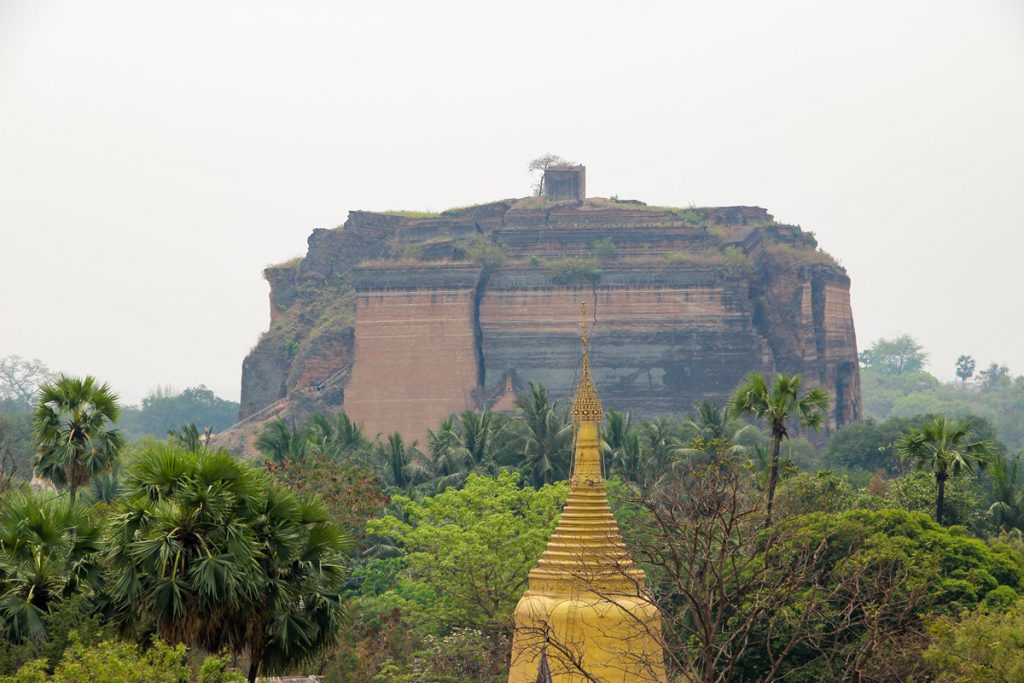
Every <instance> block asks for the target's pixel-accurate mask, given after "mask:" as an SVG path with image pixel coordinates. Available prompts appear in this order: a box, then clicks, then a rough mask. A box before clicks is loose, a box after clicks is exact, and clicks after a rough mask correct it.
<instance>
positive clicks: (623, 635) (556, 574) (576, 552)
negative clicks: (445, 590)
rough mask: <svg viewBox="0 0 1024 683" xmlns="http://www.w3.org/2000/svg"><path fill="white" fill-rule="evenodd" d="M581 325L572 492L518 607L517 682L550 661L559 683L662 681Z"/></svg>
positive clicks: (649, 608) (527, 682) (653, 618)
mask: <svg viewBox="0 0 1024 683" xmlns="http://www.w3.org/2000/svg"><path fill="white" fill-rule="evenodd" d="M584 318H585V315H584ZM581 327H582V328H583V367H582V372H581V375H580V380H579V382H578V384H577V390H576V396H575V399H574V401H573V409H572V415H573V433H574V438H575V443H574V448H573V470H572V476H571V477H570V480H569V496H568V499H567V501H566V504H565V508H564V509H563V511H562V515H561V517H560V518H559V521H558V526H557V527H556V529H555V532H554V533H553V534H552V536H551V539H550V540H549V541H548V545H547V548H546V549H545V551H544V554H543V555H542V556H541V558H540V560H539V561H538V563H537V566H536V567H535V568H534V569H532V570H531V571H530V580H529V586H528V588H527V590H526V593H525V594H524V595H523V598H522V599H521V600H520V601H519V604H518V605H517V607H516V615H515V619H516V632H515V637H514V640H513V645H512V667H511V670H510V672H509V683H534V681H536V680H538V679H537V675H538V667H539V666H540V662H541V661H542V658H544V656H545V655H546V663H547V666H548V667H549V668H550V671H551V680H552V681H554V682H555V683H577V682H582V681H587V680H595V679H596V680H600V681H606V682H608V683H613V682H614V683H627V682H630V683H632V682H634V681H637V682H638V681H648V682H650V681H664V680H665V672H664V660H663V654H662V649H661V644H660V639H661V625H660V618H659V615H658V611H657V608H656V607H655V606H654V605H653V604H652V602H651V601H650V598H649V595H648V593H647V590H646V588H645V587H644V572H643V570H641V569H639V568H638V567H636V566H635V565H634V564H633V561H632V559H631V558H630V556H629V553H628V551H627V549H626V546H625V544H624V543H623V542H622V538H621V537H620V535H619V528H618V524H616V522H615V517H614V516H613V515H612V510H611V507H610V506H609V505H608V496H607V492H606V490H605V485H604V476H603V471H602V459H601V449H600V438H599V435H600V434H601V417H602V408H601V401H600V399H599V398H598V395H597V390H596V388H595V386H594V381H593V378H592V377H591V375H590V362H589V361H590V359H589V348H588V341H589V340H588V338H587V329H586V323H583V324H582V325H581ZM584 671H585V672H586V675H585V674H584Z"/></svg>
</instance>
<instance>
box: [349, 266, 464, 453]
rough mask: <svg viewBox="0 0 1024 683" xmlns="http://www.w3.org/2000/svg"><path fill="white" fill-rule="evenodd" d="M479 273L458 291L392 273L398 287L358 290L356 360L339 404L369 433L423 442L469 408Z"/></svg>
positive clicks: (384, 282) (402, 274)
mask: <svg viewBox="0 0 1024 683" xmlns="http://www.w3.org/2000/svg"><path fill="white" fill-rule="evenodd" d="M477 270H478V269H475V268H474V269H469V270H468V271H464V272H463V273H461V275H462V278H461V279H463V282H462V283H457V284H461V285H462V286H459V287H450V286H449V287H443V286H437V287H435V288H431V289H420V288H415V287H416V286H417V282H416V278H415V277H412V276H410V277H403V276H405V275H408V274H406V273H402V272H398V273H397V274H393V275H397V276H398V277H399V278H400V279H402V280H405V281H404V282H387V281H386V280H385V279H384V278H385V277H386V276H383V275H382V277H381V284H384V285H391V286H390V287H387V288H380V289H359V288H360V287H363V286H365V287H373V286H380V284H378V285H374V284H373V278H367V282H366V284H365V285H363V284H362V283H361V284H359V285H357V289H358V291H357V295H356V316H355V354H354V356H355V362H354V363H353V365H352V375H351V378H350V379H349V381H348V384H347V386H346V387H345V399H344V406H345V412H346V413H348V415H349V416H350V417H352V418H353V419H355V420H356V421H358V422H362V423H363V424H364V425H365V427H366V430H367V432H368V433H369V434H371V435H373V434H376V433H378V432H382V433H390V432H393V431H397V432H399V433H401V434H402V435H403V436H404V437H405V438H406V439H408V440H410V441H411V440H414V439H418V440H420V441H421V443H422V441H423V440H424V439H425V437H426V433H427V429H432V428H436V427H437V424H438V423H439V422H440V421H441V420H442V419H444V418H445V417H447V416H448V415H450V414H452V413H455V412H458V411H460V410H464V409H466V408H473V407H474V405H475V404H474V402H473V391H474V390H475V389H476V387H477V382H478V377H477V376H478V362H477V348H476V330H475V325H474V308H475V297H476V294H475V289H474V285H475V279H476V278H475V273H476V272H477ZM467 275H468V276H470V277H471V278H472V279H471V280H469V278H467V277H466V276H467ZM453 279H454V280H456V281H457V280H458V279H460V278H459V277H458V276H455V277H454V278H453ZM399 287H401V288H399Z"/></svg>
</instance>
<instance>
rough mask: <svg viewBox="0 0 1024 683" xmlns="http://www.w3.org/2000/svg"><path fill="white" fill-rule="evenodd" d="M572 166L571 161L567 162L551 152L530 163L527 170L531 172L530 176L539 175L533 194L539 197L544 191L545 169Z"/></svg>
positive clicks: (534, 184)
mask: <svg viewBox="0 0 1024 683" xmlns="http://www.w3.org/2000/svg"><path fill="white" fill-rule="evenodd" d="M571 164H572V162H571V161H566V160H565V159H563V158H562V157H560V156H558V155H557V154H551V153H550V152H548V153H547V154H542V155H541V156H539V157H537V158H536V159H533V160H532V161H530V164H529V166H527V169H528V170H529V172H530V174H531V175H532V174H538V175H537V176H536V179H535V180H534V183H533V194H535V195H537V196H538V197H539V196H540V195H541V193H542V192H543V191H544V170H545V169H547V168H549V167H551V166H568V165H571Z"/></svg>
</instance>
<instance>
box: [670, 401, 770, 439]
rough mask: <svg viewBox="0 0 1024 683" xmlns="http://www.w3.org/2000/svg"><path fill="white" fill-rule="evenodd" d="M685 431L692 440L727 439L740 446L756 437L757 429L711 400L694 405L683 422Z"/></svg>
mask: <svg viewBox="0 0 1024 683" xmlns="http://www.w3.org/2000/svg"><path fill="white" fill-rule="evenodd" d="M683 429H684V430H685V431H686V432H688V433H689V435H690V436H691V437H692V438H695V439H700V440H702V441H714V440H716V439H725V440H726V441H728V442H729V443H732V444H737V445H738V444H740V443H741V442H745V441H749V439H750V438H752V437H753V438H758V437H754V434H755V433H756V431H757V428H756V427H754V425H750V424H745V423H743V422H742V421H741V420H738V419H736V418H735V417H732V416H731V415H730V414H729V410H728V409H727V408H726V407H725V406H723V405H721V404H719V403H718V402H717V401H713V400H711V399H704V400H703V401H698V402H697V403H695V404H694V405H693V412H692V413H690V414H689V415H687V416H686V419H685V420H683Z"/></svg>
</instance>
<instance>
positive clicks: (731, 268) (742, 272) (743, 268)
mask: <svg viewBox="0 0 1024 683" xmlns="http://www.w3.org/2000/svg"><path fill="white" fill-rule="evenodd" d="M722 253H723V255H724V256H725V265H724V266H722V273H723V274H724V275H725V277H726V278H728V279H730V280H742V279H743V278H745V277H748V276H749V275H750V273H751V272H752V271H753V269H754V267H753V265H751V263H750V259H749V258H747V255H746V254H745V253H743V250H742V249H737V248H736V247H726V248H725V249H724V250H723V252H722Z"/></svg>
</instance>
